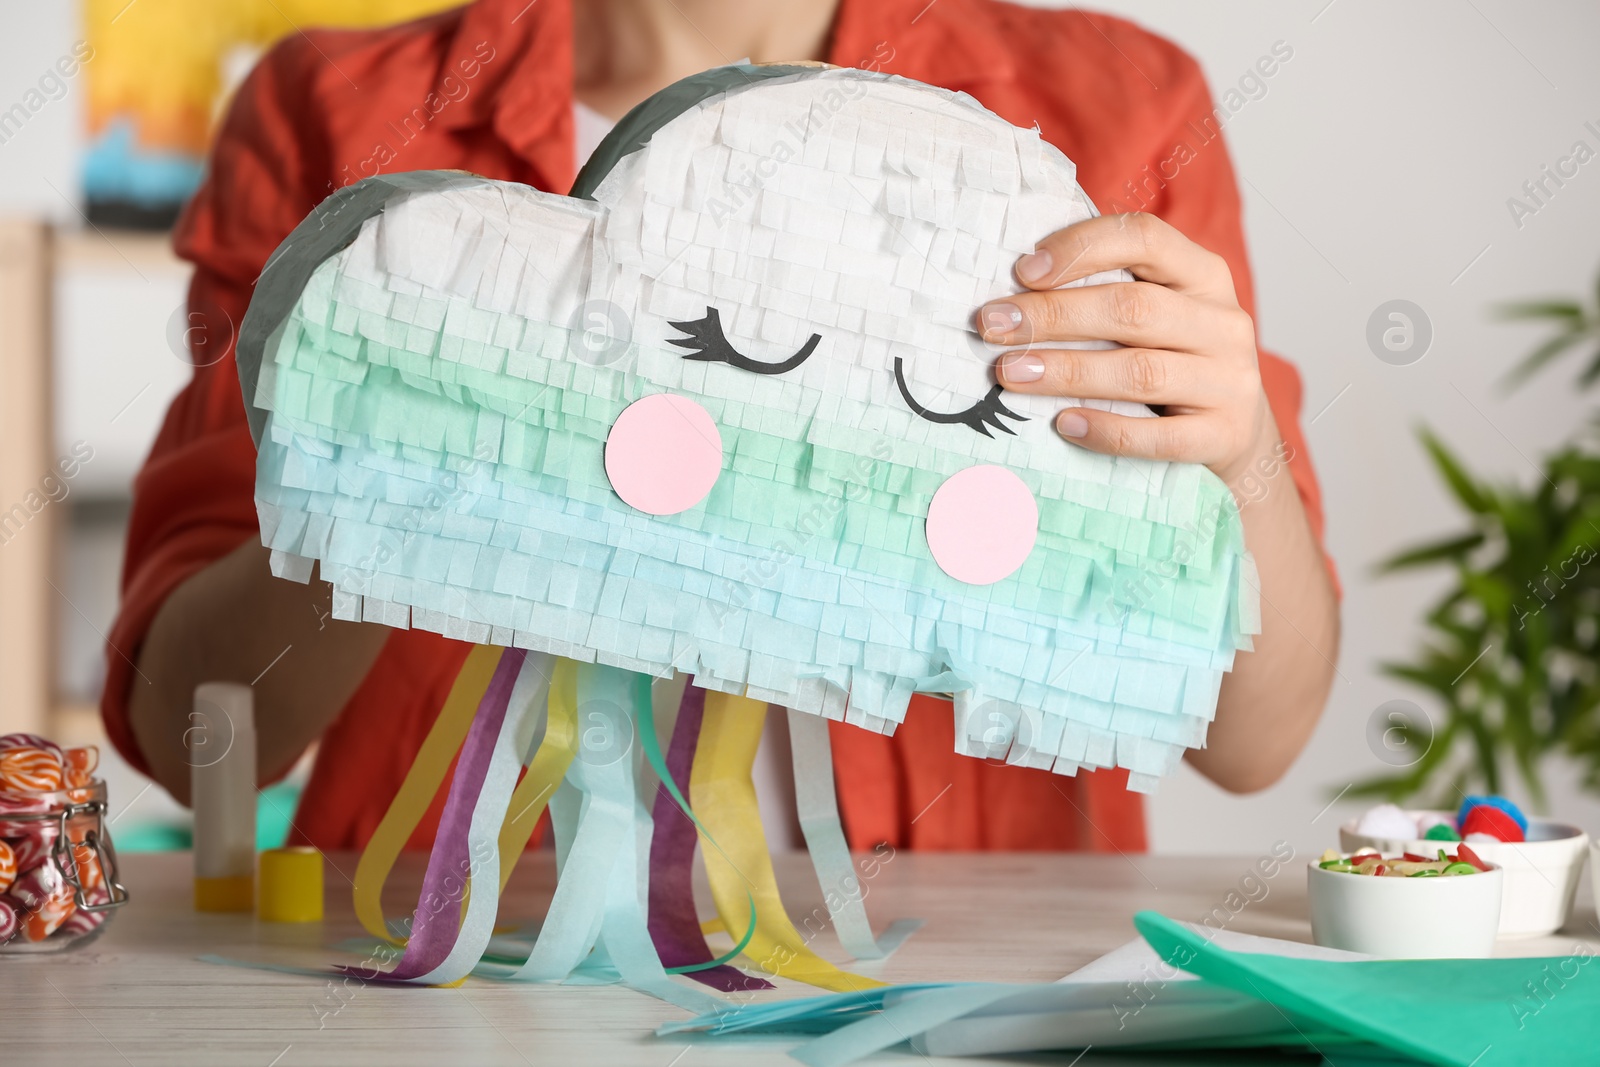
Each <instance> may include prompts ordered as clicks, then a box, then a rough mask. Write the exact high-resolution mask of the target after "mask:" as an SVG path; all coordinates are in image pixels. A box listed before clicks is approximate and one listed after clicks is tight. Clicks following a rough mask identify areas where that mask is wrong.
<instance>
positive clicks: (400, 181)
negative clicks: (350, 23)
mask: <svg viewBox="0 0 1600 1067" xmlns="http://www.w3.org/2000/svg"><path fill="white" fill-rule="evenodd" d="M486 181H488V179H486V178H480V177H477V176H476V175H472V174H467V173H465V172H463V171H455V170H418V171H409V172H405V173H400V174H385V175H379V176H378V177H374V178H365V179H363V180H361V181H359V182H356V183H355V184H354V185H347V186H345V187H344V188H343V189H340V190H338V191H337V192H335V193H334V194H333V195H332V196H330V197H328V198H327V199H326V200H324V201H322V203H320V204H318V205H317V206H316V208H314V209H313V210H312V212H311V214H309V215H307V216H306V217H305V219H304V220H303V221H302V222H301V223H300V225H298V226H296V227H295V228H294V230H293V231H292V232H291V233H290V234H289V236H288V237H286V238H284V240H283V243H282V244H280V245H279V246H278V247H277V248H276V249H275V250H274V251H273V253H272V255H271V256H269V257H268V259H267V265H266V266H265V267H264V268H263V269H262V271H261V277H260V278H259V279H257V280H256V287H255V292H254V293H253V294H252V295H251V297H250V307H249V309H248V310H246V311H245V314H244V321H243V322H241V323H240V324H239V340H238V343H237V344H236V345H235V346H234V350H233V358H234V362H235V364H237V366H238V370H239V388H240V389H241V390H242V391H243V393H244V410H245V418H246V420H247V421H248V422H249V424H250V437H251V439H252V440H253V441H255V443H256V447H257V448H260V447H261V435H262V434H263V433H265V432H266V426H267V412H266V411H264V410H262V409H261V408H258V407H256V404H255V396H256V381H257V379H258V378H259V377H260V375H261V361H262V359H263V358H265V355H266V350H267V345H268V342H269V341H270V340H271V338H272V336H273V334H274V333H276V332H277V331H278V329H279V328H280V327H281V326H282V325H283V323H284V321H285V320H286V319H287V318H288V317H289V313H290V312H291V311H293V310H294V306H295V304H296V303H297V302H298V301H299V299H300V295H301V293H302V292H304V291H305V287H306V283H307V282H309V281H310V280H311V275H312V273H313V272H314V271H315V270H316V269H317V267H318V266H320V265H321V264H322V262H323V260H325V259H327V258H328V257H329V256H332V255H334V254H336V253H338V252H340V251H341V250H343V249H344V248H346V247H348V246H349V245H350V243H351V242H352V241H354V240H355V239H356V235H357V234H359V233H360V232H361V226H362V224H363V223H365V222H366V221H367V220H368V219H370V218H372V217H374V216H376V215H380V214H382V213H383V209H384V206H385V205H386V204H388V202H389V201H390V200H391V199H392V198H394V197H396V196H400V195H403V194H407V193H420V192H428V191H431V190H438V189H448V188H453V187H462V186H472V185H480V184H482V183H484V182H486Z"/></svg>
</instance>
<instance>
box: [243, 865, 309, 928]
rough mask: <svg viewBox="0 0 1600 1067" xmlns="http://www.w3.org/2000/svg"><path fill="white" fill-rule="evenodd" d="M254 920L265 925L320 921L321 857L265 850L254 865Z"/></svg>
mask: <svg viewBox="0 0 1600 1067" xmlns="http://www.w3.org/2000/svg"><path fill="white" fill-rule="evenodd" d="M256 881H257V885H258V887H259V890H260V891H259V892H258V893H257V894H256V917H257V918H259V919H261V920H262V921H263V922H269V923H314V922H321V921H322V853H320V852H318V851H317V850H316V849H314V848H304V847H299V848H269V849H267V850H266V851H265V852H263V853H261V856H260V857H259V859H258V860H257V862H256Z"/></svg>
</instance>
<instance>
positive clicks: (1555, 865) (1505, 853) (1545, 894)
mask: <svg viewBox="0 0 1600 1067" xmlns="http://www.w3.org/2000/svg"><path fill="white" fill-rule="evenodd" d="M1406 814H1407V815H1410V816H1413V817H1416V816H1419V815H1440V816H1444V817H1446V818H1448V819H1450V820H1451V821H1452V822H1454V821H1455V812H1450V811H1437V812H1429V811H1408V812H1406ZM1356 822H1357V820H1355V819H1351V820H1350V821H1349V822H1347V823H1345V824H1344V825H1343V826H1341V827H1339V847H1340V848H1342V849H1343V850H1344V851H1346V852H1356V851H1359V850H1361V849H1363V848H1375V849H1377V850H1378V851H1379V852H1382V853H1383V854H1384V855H1385V856H1398V855H1399V854H1400V853H1402V852H1411V853H1414V854H1416V855H1420V856H1434V855H1437V854H1438V852H1439V849H1440V848H1441V847H1442V848H1443V849H1444V850H1445V851H1446V852H1454V851H1455V844H1454V843H1453V842H1450V841H1427V840H1424V839H1423V838H1420V837H1413V838H1399V837H1371V836H1368V835H1366V834H1358V833H1356ZM1467 847H1468V848H1470V849H1472V851H1473V852H1474V853H1476V854H1477V856H1478V858H1479V859H1481V860H1483V861H1484V862H1485V863H1491V864H1494V865H1495V866H1497V867H1501V868H1503V869H1504V870H1505V872H1506V873H1505V890H1504V892H1503V893H1502V895H1501V901H1500V936H1501V937H1540V936H1543V935H1545V934H1553V933H1555V932H1556V931H1557V930H1559V929H1561V927H1562V926H1563V925H1564V924H1565V923H1566V921H1567V916H1568V915H1569V914H1570V913H1571V911H1572V898H1573V897H1574V896H1576V895H1577V892H1578V877H1579V876H1580V875H1581V874H1582V873H1583V862H1584V860H1585V859H1586V858H1587V857H1588V855H1589V835H1588V834H1586V833H1584V832H1583V831H1582V830H1580V829H1578V828H1577V827H1576V826H1569V825H1567V824H1566V823H1561V822H1552V821H1551V820H1549V819H1535V818H1530V819H1529V820H1528V840H1526V841H1515V842H1513V841H1495V842H1488V841H1484V842H1475V843H1470V844H1468V846H1467Z"/></svg>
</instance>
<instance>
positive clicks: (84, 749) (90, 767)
mask: <svg viewBox="0 0 1600 1067" xmlns="http://www.w3.org/2000/svg"><path fill="white" fill-rule="evenodd" d="M61 763H62V767H63V768H64V769H65V771H66V781H67V785H68V786H70V787H72V788H73V789H82V788H84V787H86V786H88V784H89V783H90V782H92V781H94V772H95V768H97V767H99V766H100V750H99V749H98V748H95V747H94V746H93V745H83V746H81V747H79V748H69V749H67V750H66V751H65V752H64V753H62V760H61Z"/></svg>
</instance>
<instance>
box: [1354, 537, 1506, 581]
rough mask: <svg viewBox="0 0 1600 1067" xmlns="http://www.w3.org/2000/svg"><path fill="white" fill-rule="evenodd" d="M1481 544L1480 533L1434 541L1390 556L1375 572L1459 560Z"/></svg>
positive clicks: (1382, 572)
mask: <svg viewBox="0 0 1600 1067" xmlns="http://www.w3.org/2000/svg"><path fill="white" fill-rule="evenodd" d="M1481 544H1483V534H1481V533H1470V534H1466V535H1465V536H1462V537H1451V538H1448V539H1446V540H1444V541H1434V542H1432V543H1431V544H1426V545H1422V546H1420V547H1418V548H1412V549H1407V550H1406V551H1404V552H1401V553H1400V554H1398V555H1395V556H1390V557H1389V558H1388V559H1386V560H1384V561H1383V562H1382V563H1380V564H1378V567H1377V570H1378V573H1380V574H1388V573H1392V572H1394V571H1403V570H1407V569H1409V568H1411V567H1423V566H1426V565H1428V564H1430V563H1438V562H1440V561H1442V560H1447V559H1460V558H1462V557H1464V556H1465V555H1466V554H1467V553H1469V552H1471V551H1472V550H1473V549H1475V548H1477V547H1478V546H1479V545H1481Z"/></svg>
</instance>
